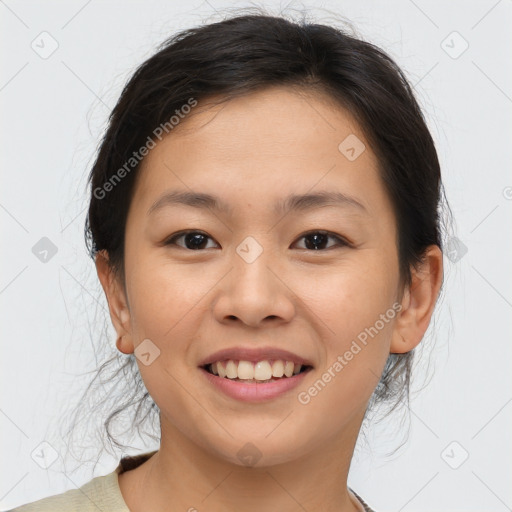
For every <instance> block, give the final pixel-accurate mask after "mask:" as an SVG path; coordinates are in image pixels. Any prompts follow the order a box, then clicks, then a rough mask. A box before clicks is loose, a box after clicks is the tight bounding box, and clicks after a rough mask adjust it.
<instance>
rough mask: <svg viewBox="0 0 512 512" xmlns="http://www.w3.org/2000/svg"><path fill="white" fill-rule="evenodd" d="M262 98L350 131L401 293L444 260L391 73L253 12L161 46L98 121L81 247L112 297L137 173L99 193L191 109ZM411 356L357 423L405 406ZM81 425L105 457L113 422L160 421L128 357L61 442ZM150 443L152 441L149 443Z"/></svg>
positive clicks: (430, 180)
mask: <svg viewBox="0 0 512 512" xmlns="http://www.w3.org/2000/svg"><path fill="white" fill-rule="evenodd" d="M272 86H289V87H293V88H295V89H297V90H304V91H309V92H317V93H319V94H322V95H323V96H327V97H329V98H330V99H331V100H332V101H333V102H335V103H337V104H339V105H340V106H342V107H343V108H345V109H347V110H348V111H349V112H350V113H351V114H352V115H353V116H354V118H355V119H356V120H357V122H358V123H359V125H360V127H361V129H362V130H363V133H364V135H365V137H366V138H367V140H368V141H369V143H370V144H371V148H372V150H373V151H374V153H375V154H376V156H377V159H378V161H379V167H380V168H379V172H380V176H381V178H382V180H383V183H384V184H385V187H386V191H387V193H388V194H389V197H390V199H391V201H392V204H393V208H394V213H395V216H396V219H397V232H398V235H397V240H396V243H397V248H398V255H399V268H400V276H401V279H402V282H403V283H404V285H410V283H411V267H414V266H416V265H417V264H419V263H420V262H421V261H422V257H423V256H424V252H425V249H426V248H427V246H429V245H431V244H435V245H438V246H439V247H440V248H441V249H442V248H443V244H442V238H443V237H442V235H443V219H442V216H441V215H440V210H441V208H442V206H443V205H444V206H445V207H446V210H445V211H446V212H447V213H448V214H450V215H451V212H449V207H448V204H447V202H446V198H445V194H444V188H443V185H442V182H441V174H440V165H439V161H438V157H437V153H436V149H435V146H434V142H433V140H432V137H431V134H430V132H429V130H428V128H427V125H426V122H425V119H424V116H423V114H422V112H421V109H420V107H419V105H418V103H417V101H416V99H415V96H414V94H413V90H412V88H411V86H410V85H409V83H408V81H407V79H406V77H405V75H404V73H403V72H402V71H401V69H400V68H399V67H398V65H397V64H396V63H395V62H394V61H393V60H392V59H391V58H390V57H389V56H388V55H387V54H386V53H385V52H383V51H382V50H381V49H379V48H378V47H376V46H375V45H373V44H371V43H369V42H366V41H364V40H361V39H359V38H357V37H355V36H353V35H349V34H348V33H346V32H345V31H344V30H342V29H340V28H335V27H333V26H327V25H322V24H316V23H309V22H305V21H304V20H302V21H292V20H290V19H287V18H285V17H282V16H273V15H270V14H267V13H265V12H262V11H261V10H259V12H256V13H254V12H253V13H251V14H242V15H240V14H239V15H235V16H232V17H230V18H228V19H225V20H224V21H220V22H215V23H210V24H207V25H204V26H201V27H196V28H191V29H187V30H183V31H181V32H179V33H177V34H176V35H174V36H172V37H170V38H169V39H168V40H166V41H165V42H164V43H163V44H162V45H161V46H160V47H159V49H158V52H157V53H156V54H154V55H153V56H151V57H150V58H149V59H147V60H146V61H145V62H144V63H143V64H142V65H140V66H139V67H138V69H137V70H136V71H135V72H134V74H133V76H132V77H131V79H130V80H129V81H128V83H127V84H126V85H125V87H124V89H123V91H122V93H121V96H120V98H119V100H118V102H117V104H116V106H115V107H114V109H113V111H112V113H111V115H110V117H109V123H108V127H107V130H106V133H105V134H104V137H103V139H102V141H101V145H100V147H99V151H98V154H97V157H96V160H95V162H94V164H93V167H92V170H91V171H90V175H89V180H88V184H90V204H89V210H88V214H87V218H86V223H85V240H86V245H87V248H88V251H89V254H90V256H91V258H93V259H94V258H95V256H96V253H97V252H98V251H105V252H106V253H108V257H109V262H110V265H111V267H112V270H113V271H114V273H115V275H116V276H117V278H118V279H119V282H120V283H121V284H122V285H123V287H125V275H124V237H125V227H126V218H127V213H128V208H129V206H130V202H131V200H132V197H133V193H134V189H135V186H134V185H135V183H136V177H137V172H138V169H139V167H140V165H138V164H137V165H133V166H132V168H131V170H130V171H129V172H125V173H122V174H123V177H122V179H121V180H118V182H115V184H114V185H113V186H110V187H108V186H107V187H106V184H107V183H111V184H112V183H113V178H115V174H116V173H118V174H119V170H120V169H121V168H123V166H125V170H126V162H128V161H130V158H131V157H132V155H133V152H134V151H137V150H138V149H139V148H141V147H142V146H144V144H147V141H148V136H152V134H153V133H154V131H155V129H156V128H157V127H159V126H162V125H164V124H165V123H168V122H169V119H170V118H171V117H172V116H173V115H175V112H176V111H177V110H178V111H179V110H180V109H181V108H182V107H183V105H186V104H190V99H191V98H193V99H194V100H195V101H197V102H199V103H200V102H201V101H202V100H204V99H207V98H211V97H218V98H220V99H221V100H220V101H229V100H230V99H232V98H235V97H237V96H241V95H246V94H249V93H251V92H255V91H258V90H262V89H264V88H267V87H272ZM185 122H186V119H185ZM107 190H108V191H107ZM98 191H100V192H98ZM101 191H107V192H106V193H103V192H101ZM125 289H126V288H125ZM108 343H109V344H110V343H111V340H108ZM413 356H414V351H410V352H408V353H405V354H390V355H389V358H388V360H387V362H386V365H385V368H384V371H383V374H382V376H381V379H380V382H379V384H378V385H377V387H376V389H375V392H374V393H373V395H372V397H371V400H370V402H369V406H368V410H367V413H368V411H370V410H372V409H373V408H374V407H376V406H377V405H381V404H384V403H386V404H390V405H391V407H390V409H389V412H390V411H392V410H394V409H395V408H396V407H397V405H399V404H401V405H408V403H409V385H410V378H411V365H412V361H413ZM104 376H106V378H103V377H104ZM105 384H109V385H110V386H111V389H110V391H109V392H108V393H106V394H105V397H104V399H102V400H101V401H100V402H99V403H98V401H97V400H96V401H95V403H94V405H93V409H92V411H90V410H87V409H86V407H87V406H88V401H87V399H88V397H90V396H93V395H92V394H91V392H92V391H93V390H94V389H95V386H96V388H98V389H99V388H100V387H103V386H104V385H105ZM91 413H92V414H100V415H102V416H101V420H102V422H103V423H102V432H99V436H98V437H99V438H100V439H101V440H102V443H103V447H104V448H107V449H108V447H105V444H104V437H105V434H106V438H107V440H108V441H109V444H110V447H113V446H114V445H115V446H116V447H117V448H126V446H125V445H123V444H122V443H120V442H119V441H118V440H117V439H116V434H115V433H114V432H113V427H114V426H115V423H116V421H117V420H120V419H121V418H123V416H126V415H127V416H128V418H129V420H128V423H129V425H130V428H131V430H132V431H133V429H134V428H137V431H138V432H139V435H140V429H141V428H142V427H144V425H145V423H146V422H147V421H150V420H151V421H154V420H155V419H157V418H158V415H159V409H158V407H157V405H156V404H155V403H154V402H153V400H152V399H151V397H150V395H149V393H148V392H147V390H146V388H145V386H144V384H143V382H142V379H141V377H140V374H139V371H138V367H137V363H136V360H135V356H134V355H133V354H129V355H126V354H121V353H119V352H118V351H117V350H116V351H115V352H114V354H113V356H112V357H111V358H110V359H108V360H106V361H105V362H104V363H103V364H102V365H101V366H100V367H99V368H98V369H97V371H96V375H95V377H94V379H93V380H92V382H90V384H89V386H88V387H87V389H86V391H85V392H84V395H83V397H82V398H81V399H80V401H79V403H78V406H77V408H76V410H75V417H74V420H75V423H74V424H73V426H72V428H71V429H70V431H69V432H68V434H70V433H72V432H73V430H74V429H75V428H76V421H77V419H78V418H79V417H80V414H83V415H90V414H91ZM365 419H366V417H365ZM103 429H104V430H103ZM150 435H151V434H150ZM152 437H153V438H154V439H159V432H158V431H157V432H156V436H152Z"/></svg>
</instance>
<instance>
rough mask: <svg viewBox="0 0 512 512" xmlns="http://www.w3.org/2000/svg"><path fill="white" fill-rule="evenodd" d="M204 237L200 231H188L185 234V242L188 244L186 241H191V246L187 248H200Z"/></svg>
mask: <svg viewBox="0 0 512 512" xmlns="http://www.w3.org/2000/svg"><path fill="white" fill-rule="evenodd" d="M205 238H206V237H205V236H204V235H202V234H201V233H188V234H187V235H185V244H186V245H187V246H188V243H189V242H192V247H188V248H189V249H200V248H201V247H202V245H203V244H204V242H205V240H204V239H205ZM201 239H203V240H201Z"/></svg>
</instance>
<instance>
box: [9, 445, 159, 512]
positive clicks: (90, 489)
mask: <svg viewBox="0 0 512 512" xmlns="http://www.w3.org/2000/svg"><path fill="white" fill-rule="evenodd" d="M156 452H157V450H153V451H151V452H146V453H141V454H138V455H135V456H127V457H124V458H122V459H121V460H120V462H119V464H118V466H117V468H116V469H115V470H114V471H112V472H111V473H109V474H108V475H105V476H97V477H96V478H93V479H92V480H90V481H89V482H87V483H86V484H84V485H82V486H81V487H80V488H78V489H69V490H68V491H65V492H63V493H61V494H56V495H54V496H48V497H47V498H42V499H40V500H38V501H33V502H32V503H27V504H26V505H21V506H19V507H16V508H14V509H11V510H9V511H7V512H98V510H103V511H105V512H107V511H108V512H130V510H129V509H128V506H127V505H126V502H125V501H124V499H123V495H122V493H121V489H120V488H119V474H120V473H122V472H124V471H128V470H130V469H133V468H136V467H138V466H139V465H141V464H142V463H143V462H145V461H146V460H148V459H149V458H150V457H151V456H152V455H154V454H155V453H156Z"/></svg>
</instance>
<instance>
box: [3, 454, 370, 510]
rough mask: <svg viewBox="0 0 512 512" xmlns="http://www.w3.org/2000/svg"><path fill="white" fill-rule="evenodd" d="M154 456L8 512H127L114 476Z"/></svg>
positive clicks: (128, 460)
mask: <svg viewBox="0 0 512 512" xmlns="http://www.w3.org/2000/svg"><path fill="white" fill-rule="evenodd" d="M154 453H156V450H155V451H152V452H146V453H142V454H140V455H135V456H129V457H124V458H122V459H121V460H120V462H119V465H118V466H117V468H116V469H115V470H114V471H112V473H109V474H108V475H105V476H97V477H96V478H93V479H92V480H90V481H89V482H87V483H86V484H84V485H82V487H80V488H79V489H70V490H68V491H65V492H63V493H61V494H56V495H54V496H48V497H47V498H42V499H40V500H38V501H34V502H32V503H28V504H26V505H21V506H20V507H17V508H14V509H12V510H10V511H8V512H98V511H101V512H130V509H129V508H128V506H127V505H126V503H125V501H124V499H123V495H122V494H121V489H120V488H119V482H118V479H117V477H118V475H119V474H120V473H123V472H124V471H129V470H130V469H134V468H136V467H137V466H140V465H141V464H142V463H143V462H145V461H146V460H148V459H149V458H150V457H151V456H152V455H153V454H154ZM350 490H351V491H352V493H353V494H354V495H355V496H356V498H357V499H358V500H359V501H360V502H361V504H362V505H363V507H364V509H365V511H366V512H375V511H374V510H373V509H371V508H370V507H369V506H368V505H367V504H366V503H365V502H364V500H363V499H362V498H361V497H360V496H358V495H357V494H356V493H355V492H354V491H353V490H352V489H350Z"/></svg>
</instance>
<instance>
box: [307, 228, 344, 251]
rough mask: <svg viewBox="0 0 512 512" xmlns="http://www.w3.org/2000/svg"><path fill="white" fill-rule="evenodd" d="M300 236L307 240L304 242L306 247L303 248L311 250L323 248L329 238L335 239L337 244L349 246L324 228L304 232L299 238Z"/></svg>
mask: <svg viewBox="0 0 512 512" xmlns="http://www.w3.org/2000/svg"><path fill="white" fill-rule="evenodd" d="M302 238H304V239H305V240H306V241H307V242H306V244H305V245H306V247H304V248H305V249H311V250H313V251H318V250H321V249H325V243H326V241H327V240H328V239H329V238H331V239H333V240H337V241H338V246H350V244H349V243H348V242H347V241H346V240H344V239H343V238H341V237H340V236H338V235H335V234H334V233H329V232H328V231H324V230H317V231H310V232H309V233H305V234H304V235H302V236H301V237H300V239H302ZM300 239H299V240H300ZM331 247H332V246H331ZM329 248H330V247H329Z"/></svg>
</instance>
